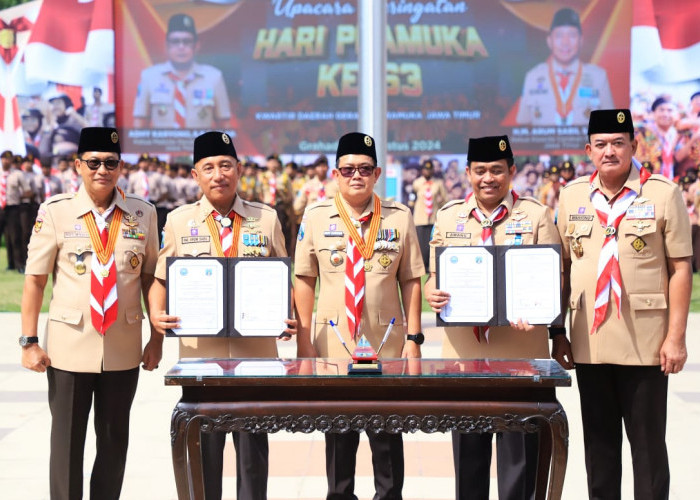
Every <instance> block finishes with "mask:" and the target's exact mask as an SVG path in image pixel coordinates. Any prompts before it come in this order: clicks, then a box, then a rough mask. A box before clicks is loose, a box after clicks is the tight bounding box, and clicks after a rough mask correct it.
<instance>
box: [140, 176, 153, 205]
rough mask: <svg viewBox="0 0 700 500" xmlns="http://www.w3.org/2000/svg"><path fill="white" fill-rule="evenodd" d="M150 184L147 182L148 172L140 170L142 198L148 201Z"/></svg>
mask: <svg viewBox="0 0 700 500" xmlns="http://www.w3.org/2000/svg"><path fill="white" fill-rule="evenodd" d="M150 187H151V186H150V185H149V183H148V174H147V173H146V171H145V170H141V188H142V189H143V199H144V200H146V201H148V199H149V198H148V197H149V196H150V194H151V189H150Z"/></svg>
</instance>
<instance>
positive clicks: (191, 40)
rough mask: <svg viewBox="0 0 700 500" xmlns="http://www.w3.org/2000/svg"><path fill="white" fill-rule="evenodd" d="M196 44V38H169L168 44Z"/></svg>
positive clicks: (188, 45)
mask: <svg viewBox="0 0 700 500" xmlns="http://www.w3.org/2000/svg"><path fill="white" fill-rule="evenodd" d="M194 44H195V39H194V38H168V45H182V46H183V47H192V46H193V45H194Z"/></svg>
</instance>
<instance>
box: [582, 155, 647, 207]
mask: <svg viewBox="0 0 700 500" xmlns="http://www.w3.org/2000/svg"><path fill="white" fill-rule="evenodd" d="M590 183H591V193H592V192H593V191H595V190H596V189H600V175H596V176H595V177H594V178H593V180H592V181H590ZM624 188H629V189H631V190H632V191H634V192H635V193H637V194H639V193H640V192H641V189H642V187H641V180H640V178H639V169H637V168H636V167H635V166H634V165H632V164H631V163H630V171H629V174H628V175H627V180H626V181H625V184H624V185H623V186H622V187H621V188H620V189H619V191H618V192H617V193H615V195H614V196H613V197H612V198H610V199H611V200H612V199H615V198H616V197H617V195H618V194H620V192H621V191H622V190H623V189H624ZM601 192H602V191H601Z"/></svg>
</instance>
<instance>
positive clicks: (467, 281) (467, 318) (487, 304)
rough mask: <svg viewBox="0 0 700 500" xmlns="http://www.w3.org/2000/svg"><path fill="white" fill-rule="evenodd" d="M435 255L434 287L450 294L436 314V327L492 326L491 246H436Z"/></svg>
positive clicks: (493, 255)
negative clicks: (435, 280) (435, 285)
mask: <svg viewBox="0 0 700 500" xmlns="http://www.w3.org/2000/svg"><path fill="white" fill-rule="evenodd" d="M435 255H436V259H437V287H438V289H439V290H443V291H445V292H448V293H449V294H450V301H449V302H448V303H447V305H446V306H445V307H444V308H443V309H442V311H441V312H440V314H438V316H437V324H438V326H446V325H452V326H467V325H495V324H496V321H497V319H498V317H497V312H498V311H497V309H496V295H495V290H496V273H495V270H496V250H495V248H494V247H440V248H437V249H436V252H435Z"/></svg>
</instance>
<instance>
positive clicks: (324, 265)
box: [294, 200, 425, 358]
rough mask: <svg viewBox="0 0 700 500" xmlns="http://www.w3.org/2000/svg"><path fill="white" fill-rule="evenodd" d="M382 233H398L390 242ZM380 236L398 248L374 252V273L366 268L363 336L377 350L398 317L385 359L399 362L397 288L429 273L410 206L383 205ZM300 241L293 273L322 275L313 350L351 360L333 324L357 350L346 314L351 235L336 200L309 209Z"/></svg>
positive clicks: (400, 329) (400, 325)
mask: <svg viewBox="0 0 700 500" xmlns="http://www.w3.org/2000/svg"><path fill="white" fill-rule="evenodd" d="M373 203H374V200H371V201H370V203H369V204H368V205H367V207H366V208H365V211H364V213H363V214H362V215H363V216H365V215H369V213H370V212H371V210H372V208H373ZM369 224H370V222H369V221H367V222H365V223H364V224H363V225H362V229H363V231H368V230H369ZM382 230H393V231H394V232H393V234H395V235H396V239H395V240H393V241H388V240H389V239H391V236H389V234H390V233H391V232H390V231H385V232H383V231H382ZM363 234H364V233H363ZM379 236H380V237H381V238H384V241H385V242H386V243H391V244H393V245H384V246H389V247H393V248H389V249H375V251H374V254H373V255H372V258H371V259H370V260H369V263H368V264H367V266H369V267H370V269H369V270H368V269H367V267H366V268H365V302H364V307H363V309H362V323H361V332H362V333H363V334H364V335H365V337H367V340H369V342H370V343H371V344H372V346H373V347H374V349H375V350H376V349H378V348H379V344H380V343H381V341H382V338H383V337H384V332H385V331H386V328H387V326H388V325H389V323H390V322H391V318H396V323H395V324H394V328H393V330H392V332H391V335H390V336H389V339H388V340H387V342H386V344H385V345H384V347H383V348H382V352H381V353H380V355H381V356H383V357H387V358H397V357H400V356H401V350H402V348H403V344H404V340H405V326H404V315H403V311H402V308H401V301H400V299H399V292H398V284H399V283H401V282H405V281H408V280H411V279H414V278H419V277H421V276H423V274H425V268H424V267H423V259H422V257H421V253H420V248H419V246H418V237H417V236H416V228H415V226H414V224H413V218H412V217H411V212H410V211H409V210H408V207H406V206H404V205H402V204H400V203H396V202H392V201H382V218H381V223H380V225H379ZM297 239H298V241H297V247H296V253H295V260H294V273H295V274H296V275H297V276H313V277H319V278H320V283H321V292H320V294H319V298H318V304H317V306H316V322H315V329H314V330H315V332H314V346H315V347H316V349H317V351H318V355H319V356H321V357H335V358H346V357H347V356H348V353H347V352H346V351H345V349H343V345H342V344H341V343H340V341H339V340H338V338H337V337H336V335H335V333H334V332H333V330H332V329H331V326H330V321H331V320H332V321H333V322H334V323H335V324H337V325H338V329H339V330H340V332H341V333H342V335H343V338H344V339H345V342H346V344H347V346H348V349H350V351H353V349H354V348H355V342H354V341H353V340H352V339H351V336H350V333H349V330H348V321H347V316H346V314H345V265H346V261H347V255H346V253H345V249H346V246H347V241H348V231H347V229H346V228H345V226H344V224H343V222H342V220H341V218H340V215H339V214H338V210H337V209H336V206H335V202H334V200H326V201H322V202H318V203H316V204H315V205H313V206H311V207H309V209H308V210H307V211H306V214H305V216H304V220H303V221H302V226H301V227H300V228H299V237H298V238H297ZM377 243H378V245H377V246H381V241H377ZM333 252H337V253H338V254H339V255H340V256H341V257H342V262H340V263H337V262H338V261H337V260H336V263H337V265H334V264H333V262H332V261H331V254H332V253H333Z"/></svg>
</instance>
